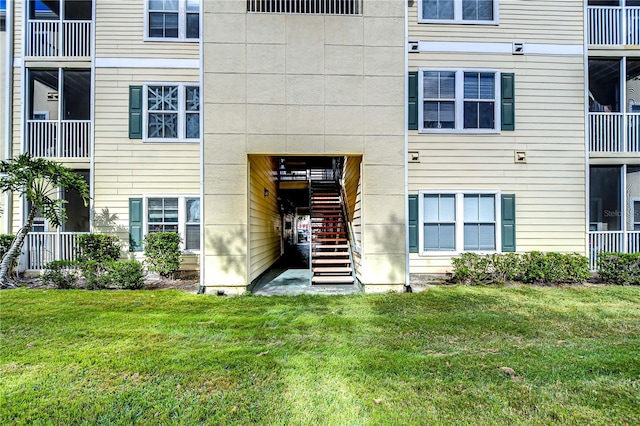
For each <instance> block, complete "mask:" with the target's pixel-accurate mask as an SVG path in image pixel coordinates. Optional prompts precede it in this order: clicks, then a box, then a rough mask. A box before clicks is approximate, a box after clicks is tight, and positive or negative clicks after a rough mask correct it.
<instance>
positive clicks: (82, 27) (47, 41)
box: [25, 20, 93, 58]
mask: <svg viewBox="0 0 640 426" xmlns="http://www.w3.org/2000/svg"><path fill="white" fill-rule="evenodd" d="M92 26H93V22H92V21H54V20H46V21H45V20H29V21H28V23H27V34H28V38H27V45H26V52H25V56H36V57H69V58H79V57H90V56H91V30H92Z"/></svg>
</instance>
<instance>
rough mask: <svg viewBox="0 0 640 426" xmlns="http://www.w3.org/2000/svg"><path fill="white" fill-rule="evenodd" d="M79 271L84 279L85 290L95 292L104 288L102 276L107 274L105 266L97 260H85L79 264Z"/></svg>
mask: <svg viewBox="0 0 640 426" xmlns="http://www.w3.org/2000/svg"><path fill="white" fill-rule="evenodd" d="M79 265H80V270H81V271H82V276H83V277H84V279H85V288H86V289H87V290H97V289H100V288H105V287H106V283H105V279H104V276H105V274H106V272H107V265H106V264H105V263H104V262H98V261H97V260H87V261H84V262H80V263H79Z"/></svg>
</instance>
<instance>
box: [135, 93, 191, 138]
mask: <svg viewBox="0 0 640 426" xmlns="http://www.w3.org/2000/svg"><path fill="white" fill-rule="evenodd" d="M149 86H176V87H178V110H177V111H176V113H177V114H178V137H177V138H151V137H149ZM187 87H197V88H198V89H199V91H200V93H199V96H200V109H199V110H198V114H199V115H200V122H202V88H201V87H200V84H199V83H177V82H175V81H173V82H151V83H144V84H143V88H142V92H143V93H142V111H143V115H142V141H143V142H162V143H169V142H180V143H200V141H201V140H202V131H201V130H202V125H200V126H199V127H200V129H199V130H198V134H199V137H198V138H187V137H186V127H187V125H186V123H187V111H186V106H185V99H186V88H187Z"/></svg>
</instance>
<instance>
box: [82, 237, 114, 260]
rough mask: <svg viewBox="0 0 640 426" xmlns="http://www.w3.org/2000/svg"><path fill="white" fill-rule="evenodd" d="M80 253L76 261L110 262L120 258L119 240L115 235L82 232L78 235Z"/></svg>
mask: <svg viewBox="0 0 640 426" xmlns="http://www.w3.org/2000/svg"><path fill="white" fill-rule="evenodd" d="M78 246H79V247H80V254H79V255H78V261H80V262H86V261H89V260H94V261H96V262H110V261H113V260H118V259H119V258H120V240H118V237H116V236H115V235H108V234H83V235H78Z"/></svg>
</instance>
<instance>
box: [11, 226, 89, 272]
mask: <svg viewBox="0 0 640 426" xmlns="http://www.w3.org/2000/svg"><path fill="white" fill-rule="evenodd" d="M86 233H87V232H59V233H58V232H29V233H28V234H27V238H26V239H25V242H24V248H23V256H22V259H21V261H23V262H24V263H23V266H24V268H25V269H30V270H34V269H35V270H38V269H43V268H44V266H45V265H46V264H47V263H49V262H51V261H54V260H74V259H75V258H76V256H77V254H78V240H77V236H78V235H82V234H86Z"/></svg>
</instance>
